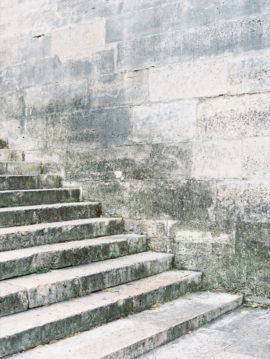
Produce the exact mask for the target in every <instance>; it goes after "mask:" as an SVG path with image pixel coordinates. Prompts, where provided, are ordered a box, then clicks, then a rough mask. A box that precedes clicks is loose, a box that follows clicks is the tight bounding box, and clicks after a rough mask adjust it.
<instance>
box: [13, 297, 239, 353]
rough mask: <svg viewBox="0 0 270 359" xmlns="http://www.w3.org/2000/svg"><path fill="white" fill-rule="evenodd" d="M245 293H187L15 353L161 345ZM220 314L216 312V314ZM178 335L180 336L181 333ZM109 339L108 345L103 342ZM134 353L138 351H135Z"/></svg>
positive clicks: (117, 350) (104, 350)
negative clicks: (178, 329)
mask: <svg viewBox="0 0 270 359" xmlns="http://www.w3.org/2000/svg"><path fill="white" fill-rule="evenodd" d="M241 301H242V297H241V296H239V295H233V294H224V293H212V292H200V293H194V294H188V295H185V296H184V297H181V298H179V299H177V300H174V301H172V302H169V303H166V304H163V305H162V306H160V307H156V308H153V309H151V310H146V311H144V312H141V313H138V314H134V315H131V316H129V317H128V318H124V319H120V320H116V321H114V322H111V323H108V324H105V325H103V326H101V327H97V328H94V329H92V330H89V331H86V332H84V333H81V334H79V335H77V336H73V337H71V338H67V339H64V340H61V341H58V342H56V343H52V344H49V345H44V346H40V347H38V348H35V349H32V350H30V351H27V352H25V353H21V354H19V355H17V356H15V358H16V357H20V358H25V359H32V358H33V359H45V358H46V359H47V358H49V357H52V358H54V357H55V358H56V357H57V355H59V357H64V358H65V359H69V358H70V359H71V358H75V357H76V358H80V359H86V358H95V359H99V358H105V357H106V358H110V355H116V356H112V357H113V358H117V353H120V352H121V351H125V350H127V352H126V354H127V353H128V348H132V347H134V348H136V349H137V350H140V346H139V345H138V347H139V348H138V347H136V346H135V345H136V344H140V343H142V345H143V343H147V344H148V347H149V346H150V348H148V350H149V349H151V345H155V344H153V343H151V341H152V342H154V340H153V339H154V338H158V339H156V340H158V344H156V346H157V345H161V344H164V343H165V342H167V341H169V340H170V339H173V338H172V336H171V337H170V330H171V329H172V328H175V327H177V326H178V327H179V326H180V325H181V324H182V325H183V324H186V325H185V326H184V328H183V330H182V331H181V334H184V333H185V331H186V330H189V329H188V325H189V324H190V323H192V321H195V320H196V318H198V317H201V316H202V315H205V316H209V314H210V313H215V312H217V311H219V309H220V308H221V307H223V308H225V307H227V310H230V306H231V307H232V309H234V307H236V306H238V305H240V304H241ZM217 316H218V315H217V314H216V315H213V317H217ZM179 335H180V333H179ZM179 335H178V336H179ZM104 343H106V345H104ZM145 350H147V345H146V347H145V348H144V349H142V352H141V353H140V352H137V353H136V354H135V353H133V356H128V355H126V356H125V355H123V352H122V353H121V354H122V355H121V356H119V358H120V357H121V358H124V357H125V358H131V357H132V358H134V357H135V355H137V356H138V355H139V354H143V351H145ZM134 354H135V355H134Z"/></svg>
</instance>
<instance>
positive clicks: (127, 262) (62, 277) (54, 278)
mask: <svg viewBox="0 0 270 359" xmlns="http://www.w3.org/2000/svg"><path fill="white" fill-rule="evenodd" d="M119 241H120V239H119ZM171 257H172V256H171V255H170V254H166V253H156V252H142V253H138V254H131V255H128V256H125V257H120V258H116V259H108V260H105V261H100V262H95V263H91V264H86V265H81V266H76V267H69V268H64V269H57V270H53V271H50V272H48V273H45V274H42V275H39V274H31V275H26V276H23V277H19V278H14V279H9V280H8V279H7V280H5V281H2V282H0V293H1V297H3V296H4V295H6V294H9V293H15V292H17V291H18V290H22V289H27V290H29V289H31V288H35V287H37V286H43V285H49V284H53V283H57V282H62V281H67V280H72V279H74V278H80V277H84V276H89V275H92V274H101V273H105V272H108V271H111V270H114V269H118V268H123V267H125V268H127V267H131V266H132V265H134V264H139V263H145V262H150V261H158V260H162V259H165V258H171ZM191 273H192V272H183V274H182V273H181V278H182V277H183V278H184V277H186V276H188V275H191Z"/></svg>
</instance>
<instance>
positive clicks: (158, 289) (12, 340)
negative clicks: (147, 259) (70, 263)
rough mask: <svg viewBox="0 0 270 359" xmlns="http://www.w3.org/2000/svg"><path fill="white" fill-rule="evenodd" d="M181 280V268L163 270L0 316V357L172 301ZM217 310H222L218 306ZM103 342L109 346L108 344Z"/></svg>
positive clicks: (180, 284)
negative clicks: (169, 270) (149, 275)
mask: <svg viewBox="0 0 270 359" xmlns="http://www.w3.org/2000/svg"><path fill="white" fill-rule="evenodd" d="M197 280H198V278H197V277H196V281H197ZM182 281H183V275H182V272H181V271H174V272H165V273H161V274H157V275H155V276H152V277H149V278H144V279H140V280H138V281H134V282H131V283H128V284H122V285H119V286H117V287H113V288H109V289H107V290H106V291H101V292H97V293H92V294H91V295H88V296H85V297H81V298H76V299H71V300H69V301H65V302H61V303H56V304H52V305H49V306H44V307H40V308H36V309H31V310H28V311H25V312H22V313H18V314H13V315H11V316H7V317H3V318H1V319H0V357H4V356H7V355H11V354H15V353H18V352H20V351H23V350H26V349H30V348H33V347H36V346H38V345H41V344H46V343H49V342H51V341H52V340H59V339H62V338H65V337H67V336H70V335H73V334H75V333H78V332H82V331H86V330H89V329H91V328H94V327H96V326H98V325H101V324H105V323H108V322H110V321H113V320H116V319H119V318H121V317H124V316H127V315H129V314H131V313H136V312H140V311H143V310H145V309H149V308H151V307H152V306H153V305H156V304H160V303H164V302H166V301H170V300H174V299H176V298H178V297H179V295H181V294H182V292H183V282H182ZM187 289H188V288H187ZM206 307H207V306H206ZM208 307H209V306H208ZM218 311H219V313H221V312H222V310H221V309H219V310H218ZM175 319H176V318H175ZM104 344H106V346H108V343H105V342H103V345H104ZM61 357H63V356H61ZM75 357H76V356H75ZM76 358H77V357H76Z"/></svg>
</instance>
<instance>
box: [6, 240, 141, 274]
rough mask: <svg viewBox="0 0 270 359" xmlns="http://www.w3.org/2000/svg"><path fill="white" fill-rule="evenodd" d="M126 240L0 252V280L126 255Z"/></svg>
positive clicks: (87, 241) (79, 242) (59, 244)
mask: <svg viewBox="0 0 270 359" xmlns="http://www.w3.org/2000/svg"><path fill="white" fill-rule="evenodd" d="M127 238H129V237H126V236H124V237H122V236H120V237H101V238H98V239H88V240H82V241H75V242H68V243H57V244H47V245H45V246H39V247H31V248H24V249H17V250H14V251H8V252H0V280H3V279H6V278H12V277H18V276H23V275H25V274H29V273H35V272H36V271H37V269H38V268H48V269H57V268H64V267H69V266H76V265H80V264H86V263H91V262H97V261H101V260H104V259H109V258H111V254H112V253H114V252H115V255H116V256H123V255H127V254H129V247H130V246H131V244H130V241H129V240H128V239H127ZM132 238H133V239H134V243H135V244H137V241H136V240H135V239H137V240H138V241H139V243H140V242H141V241H143V243H144V244H145V246H146V241H145V238H144V237H138V236H135V237H132ZM138 238H139V239H138ZM141 249H142V250H146V247H145V248H144V247H141V246H140V250H141ZM136 250H137V246H136V245H135V252H136Z"/></svg>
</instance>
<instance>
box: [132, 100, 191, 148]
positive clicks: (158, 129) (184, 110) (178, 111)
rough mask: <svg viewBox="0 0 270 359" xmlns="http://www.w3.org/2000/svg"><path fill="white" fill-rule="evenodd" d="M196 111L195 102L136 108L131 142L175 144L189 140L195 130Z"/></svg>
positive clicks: (188, 101)
mask: <svg viewBox="0 0 270 359" xmlns="http://www.w3.org/2000/svg"><path fill="white" fill-rule="evenodd" d="M196 110H197V101H195V100H187V101H179V102H170V103H158V104H152V105H142V106H136V107H134V108H133V116H132V134H131V141H132V142H138V143H176V142H180V141H185V140H191V139H192V138H193V136H194V135H195V130H196Z"/></svg>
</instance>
